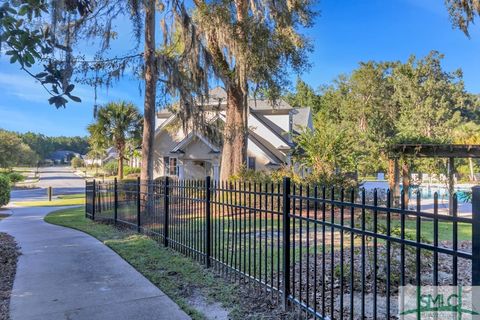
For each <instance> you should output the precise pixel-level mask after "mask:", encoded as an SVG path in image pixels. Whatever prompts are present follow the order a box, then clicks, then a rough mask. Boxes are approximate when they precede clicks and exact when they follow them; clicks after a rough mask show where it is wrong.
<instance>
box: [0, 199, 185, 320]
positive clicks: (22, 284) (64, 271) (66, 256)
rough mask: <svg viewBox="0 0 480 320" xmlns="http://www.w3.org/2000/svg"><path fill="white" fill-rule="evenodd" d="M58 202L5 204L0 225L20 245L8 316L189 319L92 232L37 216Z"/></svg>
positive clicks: (20, 319)
mask: <svg viewBox="0 0 480 320" xmlns="http://www.w3.org/2000/svg"><path fill="white" fill-rule="evenodd" d="M58 209H59V208H58V207H56V208H43V207H34V208H11V211H12V212H13V214H12V216H10V217H8V218H6V219H4V220H2V221H0V231H3V232H7V233H9V234H11V235H12V236H14V237H15V240H16V241H17V243H18V244H19V246H20V247H21V252H22V255H21V256H20V259H19V262H18V268H17V275H16V277H15V282H14V286H13V293H12V298H11V301H10V314H11V318H12V320H24V319H25V320H27V319H28V320H33V319H35V320H37V319H49V320H56V319H69V320H75V319H88V320H90V319H102V320H110V319H111V320H114V319H115V320H121V319H129V320H130V319H148V320H151V319H172V320H175V319H189V317H188V316H187V315H186V314H185V313H184V312H183V311H182V310H180V308H179V307H178V306H177V305H176V304H175V303H174V302H173V301H172V300H171V299H170V298H168V297H167V296H166V295H165V294H164V293H163V292H162V291H160V290H159V289H158V288H157V287H155V286H154V285H153V284H152V283H151V282H149V281H148V280H147V279H146V278H145V277H143V276H142V275H141V274H140V273H139V272H137V271H136V270H135V269H134V268H133V267H132V266H130V265H129V264H128V263H127V262H125V261H124V260H123V259H122V258H120V256H118V255H117V254H116V253H115V252H113V251H112V250H111V249H109V248H108V247H107V246H105V245H103V244H102V243H101V242H99V241H98V240H96V239H95V238H93V237H91V236H89V235H87V234H85V233H83V232H80V231H76V230H72V229H68V228H64V227H60V226H54V225H51V224H48V223H46V222H44V221H43V217H44V216H45V215H46V214H48V213H49V212H51V211H53V210H58Z"/></svg>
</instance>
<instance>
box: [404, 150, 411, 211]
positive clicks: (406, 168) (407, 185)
mask: <svg viewBox="0 0 480 320" xmlns="http://www.w3.org/2000/svg"><path fill="white" fill-rule="evenodd" d="M402 185H403V200H404V202H403V203H405V207H406V208H408V201H409V198H410V197H409V191H410V166H409V164H408V162H407V159H405V158H404V159H403V161H402Z"/></svg>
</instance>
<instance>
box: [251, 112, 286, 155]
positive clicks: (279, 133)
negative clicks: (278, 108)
mask: <svg viewBox="0 0 480 320" xmlns="http://www.w3.org/2000/svg"><path fill="white" fill-rule="evenodd" d="M250 114H251V115H252V116H253V117H255V119H257V120H258V121H260V123H262V124H263V125H264V126H265V127H267V128H268V129H270V131H272V132H273V133H274V134H275V135H276V136H277V137H278V138H279V139H280V140H282V141H283V142H284V143H285V145H286V146H288V147H293V143H291V142H289V141H288V132H286V131H285V130H283V129H282V128H280V127H279V126H278V125H277V124H275V123H274V122H273V121H271V120H270V119H268V118H267V117H265V116H264V115H262V114H260V113H258V112H254V111H252V112H251V113H250Z"/></svg>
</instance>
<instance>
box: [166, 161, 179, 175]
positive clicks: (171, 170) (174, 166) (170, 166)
mask: <svg viewBox="0 0 480 320" xmlns="http://www.w3.org/2000/svg"><path fill="white" fill-rule="evenodd" d="M163 175H164V176H178V160H177V158H173V157H163Z"/></svg>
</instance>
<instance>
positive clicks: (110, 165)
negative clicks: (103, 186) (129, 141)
mask: <svg viewBox="0 0 480 320" xmlns="http://www.w3.org/2000/svg"><path fill="white" fill-rule="evenodd" d="M103 170H104V171H105V173H106V174H107V175H109V176H114V175H116V174H117V172H118V163H117V162H116V161H110V162H107V163H106V164H105V165H104V166H103Z"/></svg>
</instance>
